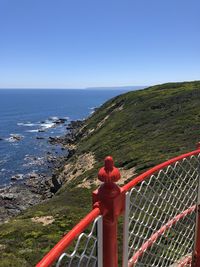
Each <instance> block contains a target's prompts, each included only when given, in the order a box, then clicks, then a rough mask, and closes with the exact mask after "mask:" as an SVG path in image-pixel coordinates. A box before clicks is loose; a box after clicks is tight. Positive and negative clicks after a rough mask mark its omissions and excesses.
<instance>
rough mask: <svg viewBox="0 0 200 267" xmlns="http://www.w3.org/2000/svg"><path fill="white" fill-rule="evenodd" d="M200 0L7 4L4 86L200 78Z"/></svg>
mask: <svg viewBox="0 0 200 267" xmlns="http://www.w3.org/2000/svg"><path fill="white" fill-rule="evenodd" d="M199 12H200V1H199V0H165V1H164V0H0V87H1V88H6V87H41V88H44V87H47V88H48V87H49V88H58V87H59V88H81V87H88V86H90V87H91V86H115V85H116V86H117V85H118V86H124V85H149V84H157V83H162V82H168V81H183V80H199V79H200V15H199V14H200V13H199Z"/></svg>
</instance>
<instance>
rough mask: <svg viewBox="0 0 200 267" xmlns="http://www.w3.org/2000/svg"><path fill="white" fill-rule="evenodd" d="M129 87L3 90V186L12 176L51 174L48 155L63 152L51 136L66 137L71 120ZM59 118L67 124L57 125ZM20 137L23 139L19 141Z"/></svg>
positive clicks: (0, 107) (0, 123) (0, 146)
mask: <svg viewBox="0 0 200 267" xmlns="http://www.w3.org/2000/svg"><path fill="white" fill-rule="evenodd" d="M126 91H127V90H114V89H112V90H108V89H107V90H103V89H101V90H100V89H99V90H91V89H88V90H87V89H80V90H78V89H75V90H74V89H71V90H70V89H67V90H61V89H0V186H4V185H8V184H10V183H11V177H12V176H15V175H18V174H19V175H21V177H25V176H26V175H27V174H28V173H32V172H34V173H44V174H46V173H48V172H49V168H48V163H47V162H48V155H49V153H51V155H53V156H58V155H63V154H65V153H67V151H63V150H62V148H61V146H59V145H51V144H49V142H48V138H49V136H62V135H64V134H65V133H66V127H67V124H69V122H70V121H71V120H79V119H81V120H82V119H84V118H86V117H87V116H89V115H90V114H91V113H92V112H93V111H94V108H96V107H99V106H100V105H101V104H103V103H104V102H105V101H106V100H108V99H110V98H112V97H114V96H117V95H119V94H122V93H124V92H126ZM58 118H63V119H65V123H63V124H56V123H55V121H56V120H57V119H58ZM17 139H20V140H17Z"/></svg>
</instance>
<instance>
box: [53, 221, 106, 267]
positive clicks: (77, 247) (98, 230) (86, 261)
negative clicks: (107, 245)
mask: <svg viewBox="0 0 200 267" xmlns="http://www.w3.org/2000/svg"><path fill="white" fill-rule="evenodd" d="M70 249H73V251H72V252H69V251H67V252H64V253H63V254H62V255H61V256H60V257H59V259H58V261H57V263H56V267H68V266H70V267H75V266H76V267H102V216H98V217H97V218H96V219H95V220H94V222H93V224H92V225H90V227H89V228H88V229H86V230H85V231H84V232H83V233H81V234H80V235H79V236H78V238H77V239H76V240H75V242H74V248H73V246H70Z"/></svg>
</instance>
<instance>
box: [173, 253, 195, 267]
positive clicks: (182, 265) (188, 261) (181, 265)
mask: <svg viewBox="0 0 200 267" xmlns="http://www.w3.org/2000/svg"><path fill="white" fill-rule="evenodd" d="M191 263H192V256H191V255H189V256H187V257H186V258H185V259H184V260H182V261H181V262H180V263H179V264H178V265H177V267H185V266H188V265H189V264H191Z"/></svg>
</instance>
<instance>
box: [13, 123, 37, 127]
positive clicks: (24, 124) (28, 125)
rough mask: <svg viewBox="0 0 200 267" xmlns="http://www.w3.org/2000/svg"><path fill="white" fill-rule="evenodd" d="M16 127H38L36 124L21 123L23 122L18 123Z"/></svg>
mask: <svg viewBox="0 0 200 267" xmlns="http://www.w3.org/2000/svg"><path fill="white" fill-rule="evenodd" d="M17 125H18V126H26V127H33V126H36V125H38V123H31V122H26V123H23V122H18V123H17Z"/></svg>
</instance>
